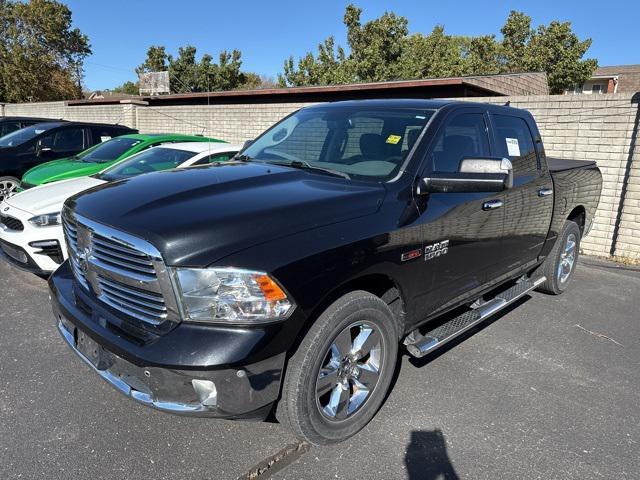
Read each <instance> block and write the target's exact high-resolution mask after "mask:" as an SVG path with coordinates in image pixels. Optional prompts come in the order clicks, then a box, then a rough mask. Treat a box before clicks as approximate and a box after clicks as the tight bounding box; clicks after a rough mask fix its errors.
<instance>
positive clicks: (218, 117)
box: [0, 93, 640, 259]
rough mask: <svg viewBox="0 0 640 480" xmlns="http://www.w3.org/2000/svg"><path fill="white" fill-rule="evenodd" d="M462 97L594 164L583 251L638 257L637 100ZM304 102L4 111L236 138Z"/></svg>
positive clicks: (56, 105) (556, 151) (42, 106)
mask: <svg viewBox="0 0 640 480" xmlns="http://www.w3.org/2000/svg"><path fill="white" fill-rule="evenodd" d="M466 100H470V101H479V102H489V103H501V104H503V103H505V102H507V101H509V102H510V104H511V106H514V107H518V108H524V109H527V110H529V111H530V112H531V113H532V114H533V115H534V117H535V118H536V121H537V122H538V125H539V127H540V131H541V133H542V137H543V140H544V143H545V147H546V149H547V154H548V155H550V156H555V157H560V158H569V159H584V160H595V161H597V163H598V166H599V167H600V169H601V170H602V173H603V180H604V183H603V190H602V197H601V200H600V206H599V208H598V212H597V214H596V219H595V224H594V227H593V230H592V232H591V234H590V235H589V236H588V237H586V238H585V239H584V241H583V243H582V249H583V251H584V252H585V253H588V254H591V255H599V256H608V255H610V254H611V253H612V252H613V254H614V255H616V256H621V257H629V258H634V259H640V146H636V147H635V148H632V147H633V143H634V142H635V143H636V144H637V143H640V139H638V138H635V139H634V138H633V137H634V133H635V135H636V136H637V132H634V125H635V123H636V120H637V115H638V100H637V99H634V98H633V97H632V95H631V94H625V93H621V94H606V95H580V96H573V95H537V96H519V97H486V98H468V99H466ZM305 105H308V104H304V103H265V104H252V105H231V104H229V105H211V106H207V105H198V106H161V107H157V106H138V105H133V104H121V105H106V106H104V105H103V106H101V105H88V106H66V105H65V103H64V102H47V103H32V104H20V105H12V104H7V105H5V107H4V115H6V116H10V115H33V116H44V117H51V118H65V119H69V120H85V121H94V122H105V123H120V124H123V125H128V126H130V127H133V128H138V129H139V130H140V131H141V132H142V133H161V132H178V133H188V134H200V135H205V136H211V137H215V138H220V139H223V140H226V141H229V142H234V143H241V142H243V141H245V140H250V139H252V138H255V137H256V136H257V135H259V134H260V133H261V132H262V131H264V130H265V129H266V128H268V127H269V126H271V125H272V124H273V123H275V122H276V121H278V120H280V119H281V118H282V117H284V116H286V115H288V114H290V113H291V112H293V111H295V110H297V109H298V108H301V107H303V106H305ZM0 113H1V111H0ZM625 179H626V181H625ZM625 184H626V189H625V188H624V185H625ZM623 190H624V191H623ZM616 232H617V233H616ZM614 237H615V238H614ZM614 241H615V245H613V242H614Z"/></svg>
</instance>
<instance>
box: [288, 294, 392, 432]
mask: <svg viewBox="0 0 640 480" xmlns="http://www.w3.org/2000/svg"><path fill="white" fill-rule="evenodd" d="M369 331H371V332H373V333H370V334H369V336H367V337H366V338H367V341H369V340H368V339H369V337H370V338H371V339H372V340H371V344H374V343H375V342H377V343H375V346H377V347H378V348H373V349H371V352H375V357H376V362H375V363H377V365H378V367H379V370H378V372H379V374H378V375H377V377H375V375H374V378H377V380H376V383H375V384H373V383H371V384H373V387H372V388H371V389H369V393H368V395H367V396H366V398H365V400H364V401H363V403H361V404H360V406H359V407H353V408H355V409H354V410H353V411H352V412H351V413H349V409H350V408H352V405H353V404H355V403H356V402H355V401H354V402H353V403H352V402H351V400H352V399H353V398H355V397H356V395H355V393H352V392H357V391H358V389H356V387H355V386H354V385H356V383H358V382H359V381H360V380H361V381H362V383H360V385H370V383H366V379H367V378H370V377H368V376H367V377H365V375H370V374H368V373H367V372H368V370H367V372H364V375H362V373H363V369H362V368H359V367H358V368H356V370H357V371H358V372H359V373H357V372H356V373H355V374H354V375H355V376H354V377H349V375H350V374H349V373H346V374H345V373H344V372H345V370H346V371H349V368H348V365H352V366H353V365H354V363H351V364H349V363H347V361H346V360H345V363H344V364H343V363H340V365H341V367H340V368H336V370H335V372H343V375H347V378H343V379H342V380H341V379H340V378H341V377H340V376H339V375H340V374H338V376H335V378H336V379H337V382H338V383H335V386H332V387H330V388H329V387H327V388H329V389H328V390H327V391H326V393H325V394H324V396H322V397H321V396H320V394H318V393H317V389H318V388H319V385H320V384H321V383H320V382H322V381H323V379H322V378H321V377H320V376H319V375H320V369H321V368H323V371H329V369H330V368H334V367H333V366H331V367H330V368H329V367H328V366H327V364H326V363H325V362H326V361H327V359H329V361H330V362H331V361H333V360H332V359H333V357H334V355H333V352H336V351H339V350H341V349H337V347H336V345H339V344H341V345H343V346H344V345H345V344H344V343H341V342H342V341H344V340H345V339H346V338H350V339H351V343H350V344H348V345H349V348H350V350H349V351H350V352H353V350H354V348H355V345H356V344H357V343H358V342H357V340H356V341H354V339H357V338H359V335H362V337H360V338H364V335H366V332H369ZM345 332H346V333H345ZM358 332H360V333H358ZM362 332H365V333H362ZM374 334H375V337H374ZM349 335H351V336H350V337H349ZM341 339H342V340H341ZM369 348H371V346H370V345H369ZM364 350H366V348H365V347H364V346H363V348H362V349H361V350H360V351H364ZM354 356H357V355H354ZM336 357H340V358H342V355H337V356H336ZM347 357H349V355H347ZM397 357H398V332H397V321H396V320H395V319H394V316H393V313H392V312H391V310H390V308H389V307H388V306H387V304H386V303H385V302H384V301H382V299H380V298H379V297H377V296H375V295H372V294H371V293H368V292H365V291H355V292H351V293H348V294H346V295H345V296H343V297H341V298H339V299H338V300H336V301H335V302H334V303H333V304H331V305H330V306H329V307H328V308H327V309H326V310H325V311H324V312H323V313H322V315H320V316H319V317H318V319H317V320H316V322H315V323H314V324H313V326H312V327H311V329H310V330H309V332H307V334H306V336H305V337H304V339H303V341H302V343H301V344H300V346H299V347H298V349H297V351H296V353H295V354H294V355H293V356H292V357H291V359H290V360H289V363H288V366H287V371H286V374H285V378H284V382H283V388H282V399H281V400H280V402H279V404H278V408H277V411H276V416H277V418H278V420H279V421H280V422H281V423H288V425H289V426H290V428H291V429H292V430H293V432H294V433H295V434H296V435H297V436H298V437H299V438H301V439H302V440H305V441H308V442H310V443H312V444H315V445H327V444H331V443H337V442H341V441H343V440H346V439H347V438H349V437H351V436H352V435H355V434H356V433H358V432H359V431H360V430H362V429H363V428H364V427H365V426H366V425H367V424H368V423H369V421H371V419H372V418H373V417H374V416H375V414H376V412H377V411H378V409H379V408H380V406H381V405H382V402H383V401H384V399H385V397H386V394H387V390H388V389H389V385H390V384H391V381H392V378H393V375H394V370H395V364H396V360H397ZM366 358H368V360H366V362H367V363H371V361H372V359H373V358H374V353H370V354H369V357H367V356H364V357H361V358H360V361H362V362H364V361H365V359H366ZM351 361H352V362H356V365H363V363H358V362H360V361H357V360H353V359H351ZM343 365H347V366H346V367H343ZM369 368H370V367H369ZM359 375H362V376H361V377H359ZM329 376H330V375H327V378H328V377H329ZM331 378H332V381H330V382H329V381H327V384H331V385H334V382H333V378H334V376H333V375H332V376H331ZM351 382H354V383H351ZM341 385H342V387H341ZM344 385H351V387H350V388H351V389H345V388H344ZM320 390H323V389H322V388H320ZM338 391H339V392H342V393H340V394H338V395H337V397H338V399H339V403H338V404H337V406H336V408H335V410H336V411H338V413H336V414H335V416H334V418H330V416H331V415H330V414H327V411H329V412H331V408H330V405H331V400H330V401H329V404H328V405H325V406H324V407H323V405H322V399H323V398H327V395H328V396H329V397H328V398H330V399H333V398H334V397H333V395H334V392H338ZM344 392H347V393H345V395H346V397H342V394H343V393H344ZM343 399H346V400H343ZM341 405H345V407H341ZM342 416H345V417H344V418H341V417H342Z"/></svg>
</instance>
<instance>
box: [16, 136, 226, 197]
mask: <svg viewBox="0 0 640 480" xmlns="http://www.w3.org/2000/svg"><path fill="white" fill-rule="evenodd" d="M175 142H221V143H226V142H224V141H223V140H218V139H215V138H206V137H196V136H193V135H178V134H157V135H156V134H153V135H143V134H135V135H122V136H120V137H115V138H112V139H110V140H107V141H105V142H102V143H99V144H98V145H95V146H93V147H91V148H89V149H87V150H85V151H84V152H81V153H79V154H78V155H75V156H73V157H69V158H63V159H61V160H54V161H52V162H47V163H43V164H42V165H38V166H37V167H34V168H32V169H31V170H29V171H27V173H25V174H24V176H23V177H22V185H21V190H26V189H29V188H32V187H35V186H38V185H43V184H45V183H51V182H58V181H60V180H67V179H69V178H78V177H86V176H89V175H93V174H96V173H98V172H101V171H102V170H104V169H105V168H107V167H110V166H112V165H115V164H116V163H118V162H121V161H122V160H124V159H125V158H128V157H130V156H131V155H133V154H135V153H138V152H141V151H142V150H145V149H147V148H150V147H154V146H156V145H160V144H163V143H175Z"/></svg>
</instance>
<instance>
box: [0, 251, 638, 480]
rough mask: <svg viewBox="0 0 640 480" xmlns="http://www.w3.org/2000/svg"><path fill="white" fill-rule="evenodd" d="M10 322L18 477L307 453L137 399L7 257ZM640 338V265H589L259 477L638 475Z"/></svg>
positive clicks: (209, 466)
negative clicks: (345, 434)
mask: <svg viewBox="0 0 640 480" xmlns="http://www.w3.org/2000/svg"><path fill="white" fill-rule="evenodd" d="M0 328H2V333H1V334H0V478H2V479H6V478H28V479H31V478H47V479H57V478H61V479H62V478H64V479H98V478H114V479H115V478H123V479H125V478H126V479H128V478H132V479H133V478H135V479H138V478H149V479H165V478H166V479H178V478H193V479H236V478H239V477H242V478H245V477H246V476H247V474H248V473H250V472H252V471H255V470H256V466H258V465H260V464H261V462H263V461H264V460H265V459H269V458H270V457H272V456H273V455H275V454H277V453H278V452H280V451H281V450H282V449H283V448H284V447H286V446H288V445H294V447H292V448H291V450H295V445H296V440H295V439H294V438H293V437H292V436H291V434H289V433H288V432H287V430H286V429H285V428H283V427H282V426H281V425H279V424H277V423H247V422H230V421H219V420H204V419H193V418H183V417H176V416H171V415H167V414H163V413H160V412H156V411H152V410H150V409H147V408H144V407H142V406H139V405H137V404H135V403H133V402H132V401H130V400H128V399H126V398H123V397H121V396H120V394H119V393H117V392H116V391H115V390H113V389H112V388H111V387H109V386H108V385H106V384H105V383H104V382H103V381H102V380H100V379H99V378H98V377H97V376H96V375H95V374H93V373H92V372H91V371H89V369H88V368H86V367H85V366H84V365H83V364H82V363H81V361H80V360H79V359H77V358H75V356H74V355H73V354H72V353H71V352H70V351H68V350H67V348H66V347H65V346H64V345H63V342H62V341H61V339H60V338H59V336H58V333H57V332H56V330H55V328H54V326H53V323H52V320H51V318H50V310H49V305H48V298H47V290H46V283H45V281H44V280H41V279H39V278H37V277H34V276H31V275H28V274H26V273H22V272H18V271H16V270H14V269H13V268H11V267H8V266H7V265H5V264H4V263H1V264H0ZM638 339H640V271H639V270H638V269H633V268H623V267H619V266H617V265H615V264H612V263H605V262H599V261H594V260H592V259H587V260H583V261H582V262H581V265H580V266H579V269H578V271H577V272H576V278H575V282H574V284H573V285H572V287H571V288H570V290H569V291H568V292H566V293H565V294H564V295H562V296H560V297H550V296H545V295H542V294H539V293H535V294H533V295H532V296H531V297H530V298H527V299H525V300H524V301H522V302H521V303H520V304H519V305H517V306H516V307H515V308H513V309H511V310H510V311H509V312H507V313H505V314H502V315H500V316H498V317H496V318H494V319H493V320H492V321H490V322H488V323H487V324H485V325H483V327H482V328H479V329H476V330H474V331H473V332H472V333H471V334H469V335H466V336H465V337H464V338H463V339H461V340H460V341H457V342H455V344H452V345H451V346H448V347H447V348H446V350H444V351H441V352H438V353H437V354H435V355H432V356H430V357H427V358H426V359H422V360H420V361H416V360H414V359H411V358H408V357H407V356H404V357H403V358H402V365H401V368H400V371H399V375H398V378H397V382H396V384H395V387H394V389H393V391H392V393H391V394H390V396H389V398H388V400H387V402H386V403H385V404H384V406H383V407H382V409H381V411H380V413H379V414H378V416H377V417H376V418H375V419H374V421H373V422H372V423H371V424H370V425H369V426H368V427H367V428H366V430H365V431H364V432H362V433H361V434H359V435H357V436H356V437H354V438H352V439H351V440H349V441H347V442H345V443H344V444H340V445H337V446H332V447H326V448H316V447H312V448H310V449H308V450H306V449H305V448H302V449H300V450H299V451H297V452H296V453H293V454H291V455H284V460H283V461H282V462H280V463H275V469H271V470H267V471H266V473H264V474H263V475H261V476H258V477H257V478H259V479H261V478H277V479H301V478H314V479H318V478H322V479H324V478H345V479H360V478H366V479H378V478H379V479H389V478H400V479H411V480H415V479H438V478H443V479H444V478H447V479H451V478H469V479H496V478H505V479H512V478H526V479H534V478H540V479H549V478H561V479H565V478H570V479H574V478H575V479H591V478H606V479H621V478H638V477H639V476H640V368H639V365H640V345H639V342H638ZM280 467H282V468H280ZM278 468H280V470H278Z"/></svg>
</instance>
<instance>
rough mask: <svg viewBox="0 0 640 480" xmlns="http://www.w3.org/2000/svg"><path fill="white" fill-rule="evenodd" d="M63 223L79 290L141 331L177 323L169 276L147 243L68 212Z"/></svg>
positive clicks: (177, 316) (176, 312)
mask: <svg viewBox="0 0 640 480" xmlns="http://www.w3.org/2000/svg"><path fill="white" fill-rule="evenodd" d="M62 222H63V228H64V233H65V238H66V240H67V246H68V249H69V261H70V264H71V270H72V271H73V274H74V276H75V278H76V279H77V280H78V283H79V284H80V285H81V286H82V287H83V288H85V289H86V290H88V291H90V292H93V293H94V294H95V295H96V297H97V298H98V299H99V300H100V301H102V302H103V303H105V304H106V305H108V306H109V307H111V308H113V309H115V310H117V311H120V312H122V313H124V314H125V315H126V316H127V317H128V318H129V319H133V320H134V321H138V322H142V323H143V326H147V327H149V326H150V327H151V328H156V327H159V326H161V325H163V324H166V323H167V322H169V323H171V322H174V323H175V322H177V321H179V315H178V311H177V308H176V306H177V304H176V301H175V294H174V292H173V288H172V283H171V280H170V277H169V273H168V271H167V269H166V267H165V265H164V262H163V261H162V259H161V257H160V254H159V253H158V252H157V251H156V250H155V249H154V248H153V247H152V246H151V245H150V244H148V243H147V242H145V241H143V240H140V239H138V238H135V237H132V236H130V235H128V234H126V233H124V232H119V231H116V230H113V229H111V228H109V227H106V226H104V225H101V224H99V223H96V222H93V221H90V220H88V219H85V218H82V217H80V216H78V215H74V214H73V213H72V212H70V211H69V210H68V209H66V208H65V210H64V211H63V215H62Z"/></svg>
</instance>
